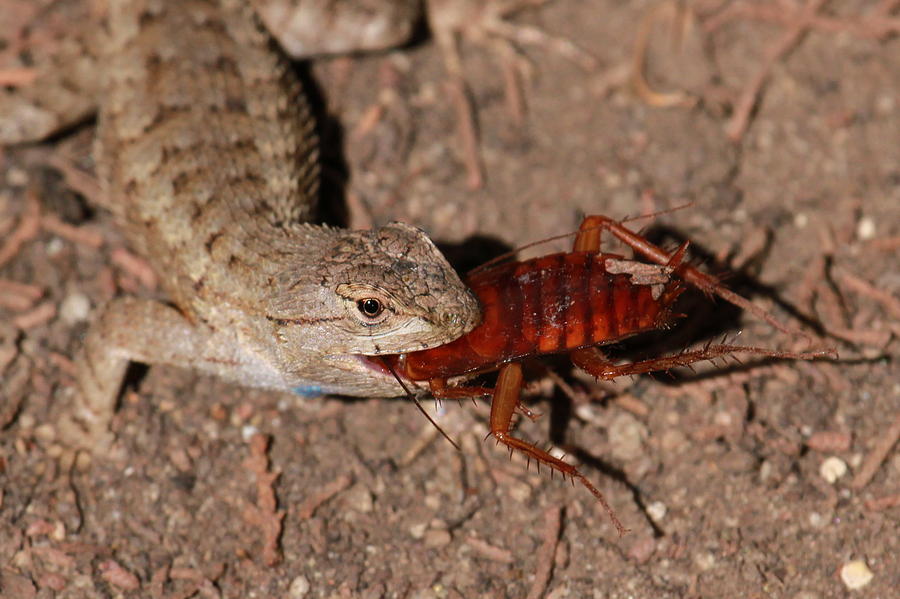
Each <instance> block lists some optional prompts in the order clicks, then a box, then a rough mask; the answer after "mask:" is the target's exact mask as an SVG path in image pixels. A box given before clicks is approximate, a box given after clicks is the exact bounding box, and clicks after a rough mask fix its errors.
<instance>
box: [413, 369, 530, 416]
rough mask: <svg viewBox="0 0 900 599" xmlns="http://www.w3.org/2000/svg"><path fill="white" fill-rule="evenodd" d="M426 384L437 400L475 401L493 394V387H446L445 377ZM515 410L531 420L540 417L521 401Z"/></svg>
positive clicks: (517, 403)
mask: <svg viewBox="0 0 900 599" xmlns="http://www.w3.org/2000/svg"><path fill="white" fill-rule="evenodd" d="M428 386H429V387H430V388H431V394H432V395H434V398H435V400H437V401H438V402H440V401H441V400H442V399H455V400H457V401H461V400H463V399H471V400H472V403H476V402H475V399H476V398H483V399H489V398H490V397H492V396H493V395H494V389H491V388H490V387H483V386H469V385H464V386H460V387H448V386H447V381H446V379H431V380H429V381H428ZM516 412H518V413H519V414H521V415H522V416H525V417H526V418H528V419H529V420H531V421H532V422H534V421H536V420H538V419H539V418H540V417H541V414H539V413H537V412H535V411H533V410H531V409H529V408H528V407H526V406H524V405H522V403H521V402H516Z"/></svg>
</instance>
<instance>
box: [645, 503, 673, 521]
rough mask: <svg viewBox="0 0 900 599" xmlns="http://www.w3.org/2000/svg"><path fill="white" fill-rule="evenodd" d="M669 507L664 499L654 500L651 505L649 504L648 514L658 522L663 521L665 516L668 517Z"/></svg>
mask: <svg viewBox="0 0 900 599" xmlns="http://www.w3.org/2000/svg"><path fill="white" fill-rule="evenodd" d="M667 511H668V508H667V507H666V504H665V503H663V502H662V501H654V502H653V503H651V504H650V505H648V506H647V515H648V516H650V518H651V519H652V520H653V521H654V522H656V523H657V524H658V523H659V522H661V521H662V519H663V518H665V517H666V512H667Z"/></svg>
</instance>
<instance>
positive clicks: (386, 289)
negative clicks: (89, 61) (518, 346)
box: [63, 0, 480, 445]
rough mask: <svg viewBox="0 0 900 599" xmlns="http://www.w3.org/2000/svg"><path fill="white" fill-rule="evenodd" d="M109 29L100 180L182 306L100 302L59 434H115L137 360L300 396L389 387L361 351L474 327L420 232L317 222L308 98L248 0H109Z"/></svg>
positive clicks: (462, 295)
mask: <svg viewBox="0 0 900 599" xmlns="http://www.w3.org/2000/svg"><path fill="white" fill-rule="evenodd" d="M100 25H101V26H100V27H99V28H98V29H96V30H95V32H96V33H95V34H94V35H96V36H98V38H97V39H95V47H97V48H99V50H98V56H99V64H100V65H101V67H100V68H101V70H100V72H99V73H98V76H96V77H95V80H96V85H97V88H96V91H95V94H96V95H95V96H94V97H96V98H98V99H99V119H98V134H97V146H96V150H95V157H96V163H97V171H98V175H99V178H100V180H101V182H102V184H103V186H104V188H105V192H106V195H107V198H108V202H109V207H110V208H111V209H112V210H113V211H114V214H115V216H116V217H117V219H118V220H119V221H120V222H121V225H122V227H123V230H124V231H125V232H126V235H127V237H128V239H129V241H130V242H131V243H132V244H133V245H134V246H135V248H136V249H138V250H139V251H140V252H141V253H143V254H144V255H145V256H146V257H147V258H148V259H149V261H150V262H151V264H152V265H153V266H154V268H155V269H156V270H157V272H158V273H159V275H160V277H161V280H162V285H163V287H164V289H165V290H166V292H167V293H168V294H169V297H170V298H171V300H172V303H173V304H174V306H173V305H169V304H166V303H161V302H158V301H154V300H147V299H139V298H134V297H125V298H120V299H117V300H114V301H112V302H111V303H109V304H108V305H107V306H105V308H104V309H103V310H102V311H101V313H100V315H99V316H98V317H97V318H96V321H95V322H94V324H93V326H92V327H91V329H90V331H89V333H88V335H87V337H86V339H85V343H84V351H83V352H82V353H81V355H80V357H79V358H78V359H77V362H76V366H77V378H78V387H79V393H78V398H79V399H78V407H77V409H76V412H77V414H76V420H77V421H78V422H79V425H80V428H79V429H78V430H71V429H70V430H69V431H68V434H67V431H63V433H64V434H65V435H66V436H68V437H72V436H77V435H78V434H81V435H83V433H82V432H80V431H81V430H82V428H84V427H86V428H87V437H86V438H85V439H84V440H85V441H87V443H86V444H89V445H97V444H106V443H107V442H108V441H109V440H110V435H109V433H108V425H109V421H110V418H111V417H112V414H113V412H114V410H115V403H116V398H117V395H118V393H119V391H120V387H121V384H122V379H123V377H124V374H125V370H126V368H127V365H128V363H129V362H131V361H138V362H144V363H152V364H170V365H176V366H182V367H189V368H194V369H197V370H200V371H203V372H206V373H212V374H215V375H218V376H221V377H224V378H227V379H229V380H232V381H235V382H238V383H239V384H242V385H246V386H254V387H262V388H271V389H280V390H289V391H293V392H295V393H299V394H303V395H320V394H342V395H352V396H368V397H373V396H382V397H385V396H396V395H399V394H400V393H401V389H400V387H399V386H398V384H397V383H396V381H395V380H394V379H393V378H392V377H391V376H390V375H386V374H385V373H383V372H381V371H380V370H379V369H375V368H371V367H369V366H367V362H366V361H365V360H363V359H362V358H360V356H362V355H369V356H371V355H380V354H387V353H400V352H407V351H412V350H417V349H422V348H426V347H431V346H434V345H438V344H442V343H446V342H449V341H452V340H453V339H455V338H457V337H459V336H460V335H462V334H463V333H465V332H467V331H468V330H470V329H471V328H472V327H474V326H475V324H477V322H478V320H479V318H480V311H479V307H478V303H477V301H476V300H475V298H474V296H473V295H472V294H471V292H470V291H469V290H468V289H467V288H466V287H465V286H464V285H463V283H462V282H461V281H460V279H459V277H458V276H457V275H456V273H455V272H454V271H453V269H452V268H451V267H450V266H449V264H448V263H447V261H446V260H445V259H444V257H443V256H442V255H441V253H440V252H439V251H438V250H437V248H436V247H435V246H434V245H433V244H432V242H431V241H430V240H429V239H428V238H427V237H426V235H425V234H424V233H423V232H421V231H420V230H418V229H416V228H415V227H412V226H409V225H406V224H402V223H392V224H389V225H387V226H384V227H382V228H380V229H377V230H372V231H348V230H341V229H334V228H329V227H326V226H317V225H313V224H310V220H311V219H312V218H313V216H314V213H315V207H316V198H317V191H318V178H319V166H318V161H317V142H316V138H315V135H314V132H313V123H312V119H311V116H310V112H309V108H308V106H307V103H306V100H305V98H304V95H303V92H302V89H301V87H300V84H299V82H298V81H297V79H296V77H295V76H294V74H293V72H292V70H291V68H290V65H289V64H288V63H287V61H286V60H285V59H284V57H283V56H282V55H281V53H280V52H279V51H278V50H277V48H276V47H275V45H274V44H273V42H272V39H271V38H270V36H269V35H268V33H267V32H266V31H265V30H264V29H263V28H262V27H261V26H260V24H259V21H258V19H257V17H256V15H255V14H254V13H253V12H252V10H251V9H250V8H249V6H248V4H247V3H246V2H244V1H242V0H128V1H125V0H123V1H116V2H109V3H108V6H107V7H106V10H105V15H104V17H103V20H102V22H101V24H100ZM73 433H74V435H73Z"/></svg>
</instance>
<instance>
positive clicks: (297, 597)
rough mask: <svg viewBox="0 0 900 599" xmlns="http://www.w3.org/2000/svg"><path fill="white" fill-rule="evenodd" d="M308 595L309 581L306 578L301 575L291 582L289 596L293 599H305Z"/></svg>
mask: <svg viewBox="0 0 900 599" xmlns="http://www.w3.org/2000/svg"><path fill="white" fill-rule="evenodd" d="M307 593H309V581H308V580H307V579H306V576H302V575H301V576H298V577H297V578H295V579H294V580H292V581H291V585H290V586H289V587H288V596H289V597H290V598H291V599H303V597H306V594H307Z"/></svg>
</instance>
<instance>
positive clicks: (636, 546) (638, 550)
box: [628, 535, 656, 564]
mask: <svg viewBox="0 0 900 599" xmlns="http://www.w3.org/2000/svg"><path fill="white" fill-rule="evenodd" d="M655 551H656V540H655V539H654V538H653V537H652V536H649V535H647V536H645V537H641V538H639V539H637V540H636V541H635V542H634V543H633V544H632V545H631V549H629V550H628V557H629V558H631V559H632V560H634V561H635V562H637V563H639V564H646V563H647V562H648V561H649V560H650V558H651V557H653V553H654V552H655Z"/></svg>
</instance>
